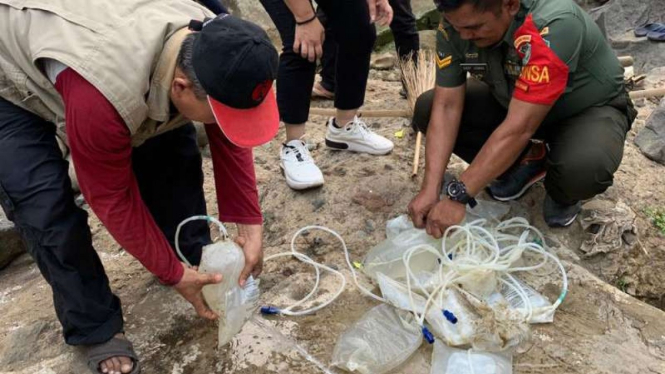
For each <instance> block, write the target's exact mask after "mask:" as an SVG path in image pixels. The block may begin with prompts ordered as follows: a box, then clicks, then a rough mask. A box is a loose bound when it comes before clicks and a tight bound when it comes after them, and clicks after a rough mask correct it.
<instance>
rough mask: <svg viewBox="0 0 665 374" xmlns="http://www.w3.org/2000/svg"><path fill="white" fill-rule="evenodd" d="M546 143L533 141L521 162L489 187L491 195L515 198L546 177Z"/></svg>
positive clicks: (507, 198) (499, 198)
mask: <svg viewBox="0 0 665 374" xmlns="http://www.w3.org/2000/svg"><path fill="white" fill-rule="evenodd" d="M546 155H547V150H546V149H545V143H532V144H531V149H529V151H528V152H527V154H526V155H525V156H523V157H522V159H521V160H520V162H519V163H517V164H515V165H513V166H511V168H510V169H508V171H506V172H505V173H503V175H502V176H501V177H499V179H497V180H495V181H494V182H492V183H491V184H490V185H489V187H487V192H489V194H490V196H492V197H493V198H494V199H496V200H499V201H509V200H515V199H518V198H520V197H522V195H524V193H525V192H526V191H527V190H528V189H529V187H531V186H533V185H534V184H536V183H537V182H538V181H540V180H541V179H543V178H545V174H546V171H545V156H546Z"/></svg>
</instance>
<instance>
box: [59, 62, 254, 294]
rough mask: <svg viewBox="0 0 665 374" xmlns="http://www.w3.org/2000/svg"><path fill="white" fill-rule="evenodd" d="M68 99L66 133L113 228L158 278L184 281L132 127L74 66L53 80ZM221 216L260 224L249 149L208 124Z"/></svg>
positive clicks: (82, 181) (85, 184)
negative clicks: (138, 166)
mask: <svg viewBox="0 0 665 374" xmlns="http://www.w3.org/2000/svg"><path fill="white" fill-rule="evenodd" d="M55 87H56V89H57V90H58V92H59V93H60V95H61V96H62V99H63V101H64V104H65V121H66V127H67V138H68V140H69V147H70V150H71V153H72V159H73V161H74V167H75V169H76V175H77V178H78V182H79V185H80V187H81V192H82V193H83V196H85V198H86V201H87V202H88V204H90V207H91V208H92V210H93V211H94V212H95V214H96V215H97V216H98V217H99V219H100V220H101V221H102V223H104V225H105V226H106V228H107V229H108V230H109V232H110V233H111V235H113V237H114V238H115V240H116V241H118V243H120V245H122V246H123V247H124V248H125V250H127V251H128V252H129V253H131V254H132V255H133V256H134V257H136V258H137V259H138V260H139V261H140V262H141V263H142V264H143V266H145V267H146V269H148V270H149V271H150V272H152V273H153V274H155V275H156V276H157V277H158V278H159V279H160V281H162V282H163V283H165V284H168V285H172V284H175V283H177V282H179V281H180V279H181V278H182V275H183V271H184V270H183V267H182V265H181V264H180V261H179V260H178V258H177V257H176V255H175V253H174V252H173V250H172V249H171V246H170V245H169V242H168V241H167V240H166V237H165V236H164V234H163V233H162V231H161V230H160V229H159V227H157V224H156V223H155V220H154V219H153V217H152V215H151V214H150V211H148V208H147V207H146V206H145V204H144V203H143V200H142V199H141V194H140V193H139V188H138V184H137V181H136V177H135V176H134V173H133V171H132V158H131V155H132V146H131V135H130V132H129V129H128V128H127V126H125V123H124V121H123V120H122V118H121V117H120V115H119V114H118V112H117V111H116V110H115V108H114V107H113V105H112V104H111V103H110V102H109V101H108V100H107V99H106V98H105V97H104V96H103V95H102V94H101V92H99V91H98V90H97V89H96V88H95V87H94V86H93V85H92V84H90V83H89V82H88V81H86V80H85V79H84V78H83V77H81V76H80V75H79V74H78V73H76V72H75V71H74V70H72V69H66V70H64V71H63V72H62V73H60V74H59V75H58V78H57V82H56V85H55ZM206 132H207V134H208V138H209V141H210V150H211V155H212V161H213V169H214V174H215V186H216V191H217V203H218V207H219V218H220V220H222V221H225V222H234V223H241V224H261V222H262V218H261V211H260V209H259V203H258V193H257V189H256V177H255V174H254V162H253V157H252V150H251V149H246V148H239V147H237V146H235V145H233V144H232V143H231V142H230V141H229V140H228V139H227V138H226V137H225V136H224V135H223V133H222V131H221V130H220V129H219V127H217V125H216V124H212V125H206Z"/></svg>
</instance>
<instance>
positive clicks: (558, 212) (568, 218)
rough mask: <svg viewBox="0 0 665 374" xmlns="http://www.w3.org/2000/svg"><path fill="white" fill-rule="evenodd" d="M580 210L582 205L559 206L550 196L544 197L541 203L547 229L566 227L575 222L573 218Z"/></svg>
mask: <svg viewBox="0 0 665 374" xmlns="http://www.w3.org/2000/svg"><path fill="white" fill-rule="evenodd" d="M581 210H582V204H581V203H580V202H576V203H574V204H560V203H558V202H556V201H554V199H552V197H551V196H550V194H547V195H546V196H545V202H544V203H543V217H544V218H545V223H547V226H549V227H567V226H570V225H571V224H572V223H573V222H575V218H577V215H578V214H579V213H580V211H581Z"/></svg>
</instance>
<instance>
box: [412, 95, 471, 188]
mask: <svg viewBox="0 0 665 374" xmlns="http://www.w3.org/2000/svg"><path fill="white" fill-rule="evenodd" d="M461 89H462V90H463V88H461ZM442 90H443V89H442V88H439V87H437V88H436V91H435V94H434V101H433V103H432V113H431V116H430V118H431V119H430V123H429V126H428V128H427V139H426V142H425V177H424V179H423V185H422V190H423V191H430V192H432V193H435V194H436V195H437V196H438V194H439V191H440V190H441V183H442V182H443V175H444V174H445V172H446V168H447V166H448V161H449V160H450V156H451V155H452V153H453V148H454V147H455V141H456V139H457V133H458V131H459V126H460V121H461V119H462V110H463V107H464V101H463V95H464V93H463V92H462V94H461V95H462V96H461V98H462V101H459V100H445V99H444V98H443V96H444V94H443V91H442ZM458 96H459V95H458ZM458 98H459V97H458Z"/></svg>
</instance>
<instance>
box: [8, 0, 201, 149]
mask: <svg viewBox="0 0 665 374" xmlns="http://www.w3.org/2000/svg"><path fill="white" fill-rule="evenodd" d="M210 16H214V14H212V13H211V12H210V11H209V10H207V9H206V8H204V7H203V6H202V5H200V4H198V3H195V2H194V1H192V0H142V1H139V0H0V97H2V98H4V99H6V100H8V101H10V102H12V103H14V104H16V105H18V106H20V107H22V108H24V109H26V110H29V111H31V112H33V113H35V114H37V115H39V116H40V117H42V118H44V119H46V120H48V121H51V122H53V123H56V124H57V125H58V129H59V133H60V134H63V133H64V106H63V103H62V100H61V98H60V95H59V94H58V92H57V91H56V90H55V87H54V86H53V84H52V83H51V82H50V81H49V80H48V78H47V77H46V75H45V74H44V72H43V71H42V69H41V64H42V62H41V60H40V59H44V58H50V59H55V60H57V61H60V62H61V63H63V64H65V65H67V66H69V67H70V68H72V69H74V70H75V71H76V72H78V73H79V74H80V75H81V76H83V77H84V78H85V79H86V80H87V81H88V82H90V83H91V84H92V85H94V86H95V87H96V88H97V89H98V90H99V91H100V92H101V93H102V94H103V95H104V96H105V97H106V98H107V99H108V100H109V101H110V102H111V104H113V106H114V107H115V109H116V110H117V111H118V113H119V114H120V116H121V117H122V118H123V120H124V121H125V124H126V125H127V127H128V128H129V130H130V132H131V134H132V143H133V144H134V145H135V146H136V145H139V144H141V143H142V142H143V141H144V140H145V139H148V138H150V137H152V136H155V135H157V134H159V133H163V132H164V131H167V130H170V129H172V128H174V127H177V126H179V125H182V124H184V123H186V122H187V120H186V119H184V118H183V117H182V116H180V115H176V116H171V114H170V112H169V109H170V100H169V87H170V85H171V80H172V79H173V73H174V68H175V64H176V57H177V54H178V51H179V49H180V45H181V43H182V40H183V39H184V37H185V36H186V34H187V33H188V31H187V25H188V24H189V21H190V20H192V19H199V20H202V19H203V18H205V17H210ZM91 120H92V121H94V118H92V119H91Z"/></svg>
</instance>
